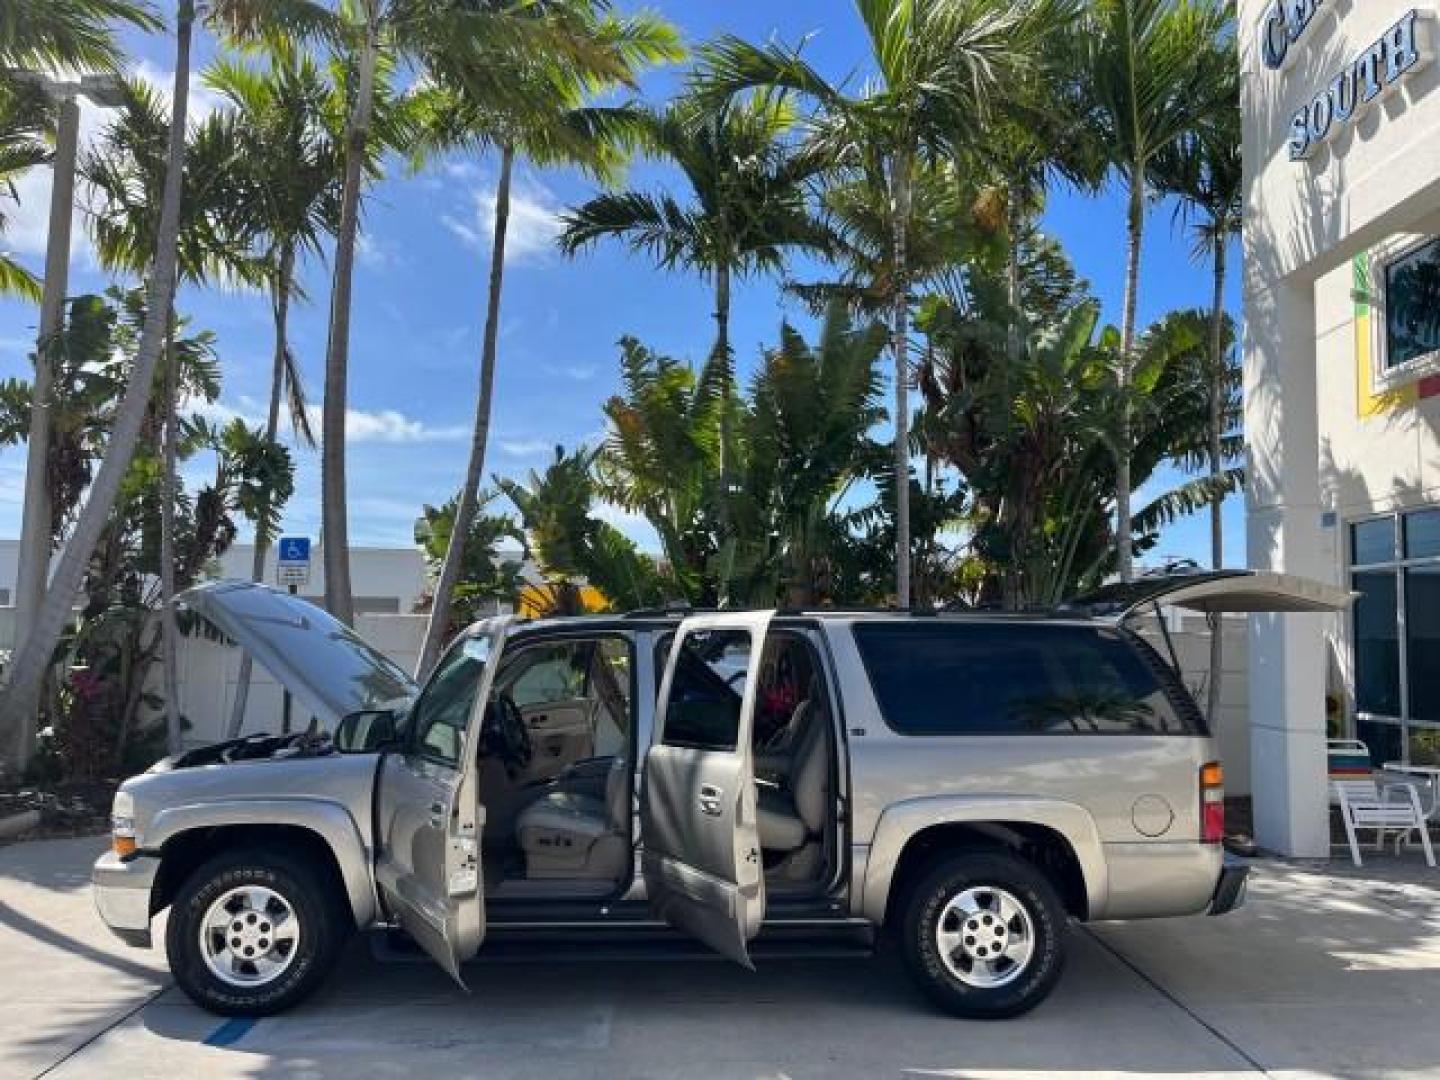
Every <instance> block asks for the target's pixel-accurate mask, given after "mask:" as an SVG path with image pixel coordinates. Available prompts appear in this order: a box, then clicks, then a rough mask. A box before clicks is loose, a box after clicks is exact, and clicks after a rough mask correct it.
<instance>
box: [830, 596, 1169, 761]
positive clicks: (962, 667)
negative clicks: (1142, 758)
mask: <svg viewBox="0 0 1440 1080" xmlns="http://www.w3.org/2000/svg"><path fill="white" fill-rule="evenodd" d="M854 633H855V641H856V644H857V645H858V646H859V649H860V655H861V657H862V659H863V661H864V664H865V669H866V672H867V674H868V675H869V677H870V684H871V686H872V687H873V688H874V691H875V696H876V698H877V700H878V702H879V704H880V709H881V712H882V713H883V714H884V716H885V721H886V723H887V724H889V726H890V727H892V728H893V729H894V730H896V731H899V732H901V733H902V734H906V735H1068V734H1122V735H1123V734H1147V733H1182V734H1189V733H1192V732H1193V731H1194V727H1193V725H1191V724H1190V723H1188V722H1187V721H1186V720H1185V719H1182V717H1181V715H1180V714H1178V713H1177V711H1176V710H1175V708H1174V706H1173V705H1172V703H1171V701H1170V699H1169V697H1168V695H1167V693H1166V689H1165V685H1164V682H1163V681H1162V679H1161V677H1160V675H1159V674H1158V673H1157V672H1156V671H1155V669H1154V666H1153V665H1152V664H1151V663H1149V662H1148V661H1147V658H1146V657H1145V656H1144V655H1143V654H1142V653H1141V652H1140V651H1139V649H1138V647H1137V646H1136V645H1134V644H1132V643H1131V642H1130V641H1128V640H1127V639H1126V637H1125V636H1124V635H1123V634H1122V633H1120V632H1119V631H1115V630H1110V629H1102V628H1094V629H1091V628H1088V627H1073V626H1043V625H1036V626H1024V625H1017V624H1014V623H1008V624H1007V623H996V624H992V625H985V624H983V623H978V622H967V623H960V622H955V623H944V622H923V623H922V622H894V623H874V624H862V625H858V626H856V627H855V631H854ZM1157 663H1158V661H1157Z"/></svg>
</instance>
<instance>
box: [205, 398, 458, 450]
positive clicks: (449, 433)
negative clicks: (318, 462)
mask: <svg viewBox="0 0 1440 1080" xmlns="http://www.w3.org/2000/svg"><path fill="white" fill-rule="evenodd" d="M185 410H186V411H189V412H193V413H199V414H200V415H201V416H204V417H206V418H207V419H208V420H210V421H211V422H212V423H216V424H226V423H229V422H230V421H231V420H233V419H235V418H237V417H238V418H240V419H241V420H243V421H245V423H246V424H249V425H250V426H252V427H258V426H260V425H262V424H264V422H265V417H264V407H263V406H262V405H261V403H260V402H258V401H255V400H254V399H253V398H241V399H240V401H239V403H238V404H234V405H232V404H227V403H225V402H223V401H208V402H207V401H202V400H198V399H196V400H191V401H189V402H187V403H186V404H185ZM309 415H310V427H311V429H312V430H313V431H314V432H315V435H316V437H317V438H318V437H319V435H320V420H321V409H320V406H319V405H312V406H311V407H310V410H309ZM469 436H470V429H469V428H468V427H465V426H464V425H462V424H455V425H444V426H436V425H433V424H428V423H426V422H425V421H423V420H417V419H415V418H414V417H410V416H406V415H405V414H404V413H402V412H400V411H399V410H398V409H378V410H374V411H370V410H366V409H346V410H345V441H346V442H347V443H349V444H351V445H358V444H360V443H431V442H449V441H452V440H457V439H466V438H469Z"/></svg>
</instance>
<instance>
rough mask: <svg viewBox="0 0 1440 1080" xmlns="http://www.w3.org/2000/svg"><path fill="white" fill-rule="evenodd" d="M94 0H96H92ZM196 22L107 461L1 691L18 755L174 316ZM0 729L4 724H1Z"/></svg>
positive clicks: (181, 33) (179, 52) (179, 18)
mask: <svg viewBox="0 0 1440 1080" xmlns="http://www.w3.org/2000/svg"><path fill="white" fill-rule="evenodd" d="M92 2H93V0H92ZM194 22H195V4H194V0H177V5H176V13H175V82H174V88H173V90H172V98H171V117H170V132H169V139H168V148H167V154H166V169H165V183H164V187H163V192H162V195H161V199H160V214H159V220H158V222H157V223H156V230H155V233H154V234H153V235H154V252H153V256H152V258H151V261H150V271H149V281H148V287H147V301H146V313H145V325H144V329H143V331H142V332H141V338H140V346H139V349H138V350H137V352H136V357H135V364H134V367H133V368H132V370H131V374H130V380H129V383H128V384H127V386H126V388H125V396H124V397H123V398H122V399H121V403H120V408H119V411H118V413H117V415H116V421H115V427H114V430H113V431H112V434H111V439H110V445H109V447H108V448H107V450H106V454H105V461H104V462H103V464H102V465H101V466H100V469H99V471H98V472H97V473H96V476H95V481H94V483H93V484H92V485H91V488H90V495H89V498H88V499H87V501H86V503H85V509H84V510H82V511H81V513H80V517H79V520H78V521H77V522H76V524H75V529H74V531H73V532H72V534H71V536H70V541H69V543H68V544H66V546H65V550H64V552H63V553H62V554H61V556H60V560H59V562H58V563H57V564H56V567H55V572H54V574H53V576H52V578H51V581H50V586H49V588H48V589H47V590H46V593H45V600H44V602H43V603H42V604H41V606H40V609H39V611H38V612H37V613H36V617H35V621H34V623H33V624H32V625H31V627H30V631H29V633H28V634H26V636H25V638H24V640H23V641H20V642H17V646H18V647H17V649H16V651H15V654H14V657H13V659H12V663H11V665H10V669H9V673H8V675H9V677H8V679H7V681H6V685H5V689H4V691H3V692H0V725H3V726H9V727H11V728H15V729H18V730H13V731H11V732H8V733H4V734H5V735H7V736H8V737H6V738H4V739H3V742H7V743H9V744H10V749H9V752H10V753H12V754H14V755H15V757H16V759H17V760H18V761H23V760H25V759H26V758H28V756H29V751H30V745H29V743H30V733H29V731H28V725H27V724H26V723H25V718H28V717H32V716H34V713H35V704H36V702H37V700H38V695H39V692H40V685H41V682H42V680H43V679H44V677H45V669H46V667H47V666H48V663H49V659H50V656H51V654H52V653H53V652H54V651H55V646H56V643H57V642H59V640H60V633H61V631H62V629H63V628H64V626H65V622H66V619H67V618H68V616H69V613H70V606H71V604H72V603H73V602H74V599H75V594H76V592H77V591H78V590H79V588H80V583H81V581H82V579H83V578H84V575H85V567H86V565H87V564H88V563H89V561H90V555H91V553H92V552H93V551H94V550H95V545H96V543H97V542H98V541H99V539H100V534H101V532H102V531H103V530H104V528H105V523H106V520H107V519H108V517H109V515H110V508H111V506H112V505H113V504H114V502H115V497H116V495H117V494H118V493H119V491H120V483H121V481H122V480H123V479H124V477H125V473H126V472H127V471H128V470H129V467H130V459H131V458H132V457H133V456H134V453H135V446H136V442H137V440H138V439H139V437H140V428H141V425H142V423H143V422H144V419H145V412H146V406H147V405H148V404H149V400H150V394H151V389H152V387H153V385H154V381H155V367H156V364H157V363H158V362H159V360H160V353H161V351H162V348H163V347H164V344H165V337H166V331H167V329H168V327H169V326H170V324H171V303H172V301H173V299H174V295H175V283H176V281H175V279H176V254H177V252H176V244H177V240H178V236H179V232H180V202H181V180H182V177H183V175H184V168H185V149H186V147H185V128H186V123H185V121H186V117H187V115H188V109H189V98H190V42H191V35H192V32H193V29H194ZM0 732H3V727H0Z"/></svg>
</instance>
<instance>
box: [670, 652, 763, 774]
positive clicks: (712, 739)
mask: <svg viewBox="0 0 1440 1080" xmlns="http://www.w3.org/2000/svg"><path fill="white" fill-rule="evenodd" d="M749 665H750V634H749V633H748V632H747V631H744V630H700V631H695V632H692V633H689V634H686V635H685V639H684V641H683V642H682V643H681V646H680V655H679V656H678V657H677V658H676V661H675V674H674V676H673V678H672V679H671V682H670V698H669V700H668V702H667V703H666V707H665V720H664V727H663V729H662V730H661V739H660V741H661V742H663V743H664V744H665V745H666V746H683V747H688V748H690V749H693V750H734V749H735V745H736V742H737V740H738V738H739V732H740V708H741V704H742V702H743V699H744V696H745V682H746V679H747V677H748V672H749Z"/></svg>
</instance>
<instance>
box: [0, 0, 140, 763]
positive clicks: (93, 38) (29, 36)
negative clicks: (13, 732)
mask: <svg viewBox="0 0 1440 1080" xmlns="http://www.w3.org/2000/svg"><path fill="white" fill-rule="evenodd" d="M117 23H128V24H130V25H131V26H133V27H136V28H139V29H143V30H150V29H154V28H155V27H156V26H158V21H157V20H156V18H155V16H154V14H153V12H152V11H151V9H150V6H149V4H148V3H144V2H137V0H53V2H52V0H14V2H13V3H7V4H6V5H5V6H4V8H3V10H0V72H3V73H4V74H0V114H3V116H0V128H3V131H0V158H3V163H0V184H3V185H4V186H5V187H7V188H8V190H9V194H10V195H11V196H13V195H14V188H13V187H11V186H10V184H11V180H12V178H13V177H14V175H15V174H16V173H17V172H19V171H23V170H24V169H27V168H29V167H30V166H32V165H36V164H39V163H41V162H42V161H45V160H49V157H50V155H49V152H48V148H46V147H44V146H43V145H42V144H41V143H40V142H39V141H38V140H37V136H40V135H42V134H43V135H45V136H46V137H48V136H49V135H50V134H51V133H52V131H53V129H54V126H55V125H54V121H53V119H52V118H51V115H50V114H51V111H52V107H51V102H50V101H49V100H47V97H48V95H47V94H46V93H45V92H44V91H42V90H41V89H40V88H39V87H38V86H36V85H34V84H30V85H25V79H24V76H25V74H26V73H27V72H28V71H32V70H35V69H39V70H42V71H43V70H47V69H49V70H53V69H69V70H79V71H84V70H87V69H88V70H102V71H113V70H114V69H115V68H116V67H118V66H119V64H120V61H121V51H120V49H119V47H118V45H117V44H116V41H115V29H116V24H117ZM63 108H66V109H70V110H73V109H74V108H75V106H74V104H73V103H69V104H67V105H65V106H63ZM71 115H72V116H73V115H74V114H73V112H72V113H71ZM42 117H43V119H42ZM63 190H64V189H63V188H57V189H56V193H57V194H60V193H61V192H63ZM3 225H4V222H3V219H0V232H3ZM7 292H8V293H12V294H14V295H19V296H22V297H25V298H27V299H33V300H36V301H37V302H38V301H39V300H40V295H39V294H40V286H39V283H38V282H37V281H36V280H35V278H34V277H33V276H32V275H31V274H30V273H29V272H28V271H26V270H25V269H24V268H23V267H21V266H20V264H19V263H17V262H15V261H14V260H12V259H10V258H8V257H7V256H5V255H4V254H3V253H0V293H7ZM56 311H57V312H58V308H57V309H56ZM42 323H43V324H45V325H46V327H47V330H48V328H49V318H48V317H43V313H42ZM50 383H51V379H50V371H49V362H48V359H47V357H46V355H45V346H44V345H43V344H42V345H41V347H40V348H39V349H37V350H36V353H35V387H34V390H35V393H34V401H33V411H32V415H31V422H30V434H29V438H28V439H27V440H26V443H27V446H28V447H31V448H35V447H39V448H48V447H49V445H50V441H51V440H50V428H49V415H50V414H49V405H50V402H49V392H50ZM46 452H48V451H46V450H44V449H42V450H41V451H40V454H43V453H46ZM40 454H34V455H33V456H31V457H30V458H29V459H28V463H27V471H26V476H27V482H26V490H27V500H26V508H25V510H26V512H25V513H24V514H23V516H22V521H21V527H20V553H21V557H20V566H19V580H18V581H17V582H16V595H17V597H18V598H19V599H18V601H17V603H18V609H17V612H16V615H17V620H16V633H17V635H23V634H27V633H28V632H29V630H30V627H31V625H32V622H33V619H34V615H35V608H36V607H37V606H38V603H39V595H40V594H41V593H42V592H43V590H44V587H45V581H46V579H47V575H48V572H49V564H50V549H49V547H48V546H47V545H46V544H45V543H44V537H45V536H47V535H48V534H49V531H50V526H51V517H52V512H51V506H50V505H49V500H48V499H47V498H46V497H45V492H44V491H42V490H38V488H39V485H38V483H36V482H35V481H36V480H37V479H38V477H39V476H40V475H41V473H43V471H44V469H45V464H44V463H43V462H42V461H41V458H40ZM33 725H34V715H33V713H27V714H26V715H25V716H23V717H22V718H21V723H20V728H21V734H20V736H19V738H20V743H21V746H22V751H21V753H22V754H26V755H28V753H29V747H30V730H31V728H33ZM4 741H5V740H4V738H3V733H0V743H3V742H4ZM5 753H6V750H5V749H4V748H0V760H3V757H4V755H5Z"/></svg>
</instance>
